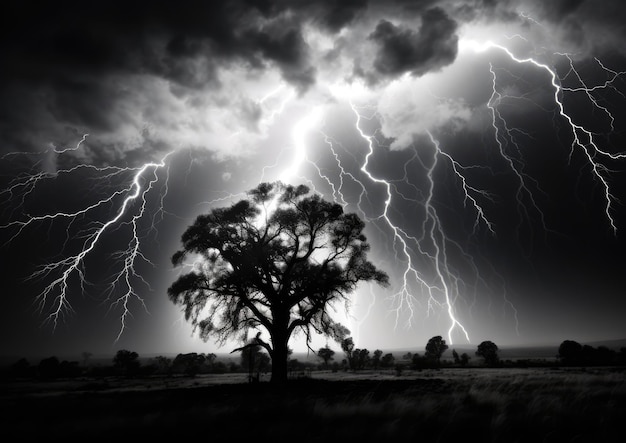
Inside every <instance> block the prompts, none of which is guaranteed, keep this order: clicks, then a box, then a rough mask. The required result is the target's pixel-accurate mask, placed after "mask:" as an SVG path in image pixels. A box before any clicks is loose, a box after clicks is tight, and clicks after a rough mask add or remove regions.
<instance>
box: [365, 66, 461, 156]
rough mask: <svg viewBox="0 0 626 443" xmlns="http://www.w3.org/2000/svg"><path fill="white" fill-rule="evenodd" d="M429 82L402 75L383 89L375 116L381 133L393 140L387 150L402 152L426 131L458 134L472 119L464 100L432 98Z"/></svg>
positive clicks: (430, 81)
mask: <svg viewBox="0 0 626 443" xmlns="http://www.w3.org/2000/svg"><path fill="white" fill-rule="evenodd" d="M432 83H433V82H432V79H430V78H426V79H423V78H419V79H416V78H415V77H411V76H405V77H404V78H403V79H401V80H400V81H397V82H394V83H393V84H392V85H390V86H389V87H388V88H386V89H385V91H384V93H383V94H382V96H381V97H380V99H379V102H378V106H377V113H378V115H379V116H380V118H381V131H382V134H383V135H384V136H385V137H386V138H390V139H393V141H392V142H391V144H390V146H389V147H390V149H393V150H399V149H405V148H407V147H409V146H410V145H411V144H412V143H413V141H414V139H415V137H416V136H419V135H425V134H427V133H428V132H436V131H441V130H445V131H448V132H455V131H458V130H459V129H460V128H461V127H463V126H464V125H465V124H467V123H468V122H469V121H470V119H471V118H472V110H471V109H470V107H469V106H468V105H467V104H466V103H465V102H464V101H463V100H460V99H459V100H456V99H450V98H441V97H437V96H435V95H434V94H433V93H432V90H431V89H432Z"/></svg>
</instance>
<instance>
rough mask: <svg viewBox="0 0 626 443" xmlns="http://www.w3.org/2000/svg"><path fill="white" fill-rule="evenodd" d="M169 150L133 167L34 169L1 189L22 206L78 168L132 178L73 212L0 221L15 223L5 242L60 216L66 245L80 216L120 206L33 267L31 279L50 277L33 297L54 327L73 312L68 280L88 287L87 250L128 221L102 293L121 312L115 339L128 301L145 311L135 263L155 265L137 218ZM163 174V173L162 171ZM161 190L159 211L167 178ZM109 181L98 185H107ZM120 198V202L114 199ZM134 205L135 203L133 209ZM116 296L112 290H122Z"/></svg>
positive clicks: (164, 166)
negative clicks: (124, 242) (69, 250)
mask: <svg viewBox="0 0 626 443" xmlns="http://www.w3.org/2000/svg"><path fill="white" fill-rule="evenodd" d="M85 139H86V135H85V136H83V138H82V140H81V141H80V142H79V144H78V145H77V146H76V148H73V149H57V148H54V150H53V152H54V153H55V154H64V153H67V152H68V151H75V150H76V149H79V147H80V145H81V144H82V143H83V142H84V141H85ZM172 153H173V151H172V152H169V153H167V154H166V155H165V156H163V157H162V159H161V160H160V161H158V162H149V163H145V164H143V165H142V166H141V167H137V168H119V167H103V168H100V167H95V166H91V165H85V164H79V165H77V166H73V167H71V168H68V169H62V170H59V171H57V172H56V173H54V174H50V173H36V174H33V175H26V177H19V178H17V179H15V180H13V182H12V183H11V184H10V186H9V187H8V188H7V189H6V190H5V191H4V192H3V194H6V195H7V196H8V198H13V197H15V194H18V195H21V199H20V205H24V204H25V201H26V200H25V199H26V198H27V197H28V196H29V195H31V194H33V193H34V192H36V191H37V189H38V188H40V187H45V186H46V183H47V182H48V181H49V180H51V179H56V178H58V177H59V176H64V175H71V174H77V173H79V172H80V171H81V170H85V169H86V170H89V171H90V172H92V173H94V174H97V175H98V176H99V180H100V184H101V185H106V184H107V183H109V184H110V183H111V182H112V181H114V180H117V179H124V176H127V175H130V180H129V181H128V182H127V184H126V185H125V186H124V187H122V188H121V189H118V190H115V191H112V192H111V193H109V194H108V195H106V196H105V197H103V198H101V199H99V200H98V201H96V202H95V203H93V204H90V205H87V206H85V207H83V208H81V209H79V210H76V211H68V212H62V211H59V212H54V213H50V214H44V215H28V214H25V218H23V219H21V220H14V221H11V222H9V223H6V224H4V225H1V226H0V229H11V228H14V229H15V230H16V232H15V233H14V234H13V236H12V237H11V238H10V240H9V241H14V240H15V238H16V237H17V236H18V235H20V234H22V231H23V230H24V229H26V228H28V227H30V226H33V225H39V224H41V223H44V222H51V223H52V222H60V221H62V220H64V221H65V222H66V223H67V225H66V231H65V233H66V240H65V242H64V244H63V247H64V249H65V248H66V247H67V246H68V242H69V240H70V238H71V237H72V236H73V235H72V226H73V224H74V223H76V222H78V221H79V220H81V219H84V218H86V217H88V216H89V215H90V214H92V213H95V212H97V211H98V210H102V209H103V208H105V207H108V206H111V205H113V206H115V205H118V209H117V211H116V213H115V214H114V215H113V217H111V218H109V219H107V220H105V221H104V222H93V223H92V224H93V226H91V227H88V228H87V229H84V230H81V231H80V232H79V233H78V235H77V237H78V238H80V239H81V240H82V247H81V248H80V249H79V252H78V253H76V254H70V255H68V256H66V257H64V258H62V259H60V260H58V261H52V262H50V263H47V264H46V265H44V266H42V267H41V268H39V269H38V270H36V271H35V272H34V273H33V274H32V275H31V276H30V277H29V279H39V278H42V279H43V278H51V281H50V282H49V283H48V284H47V285H46V287H45V288H44V289H43V290H42V291H41V292H40V293H39V294H38V296H37V297H36V301H37V304H38V309H39V311H41V312H43V311H44V310H46V309H47V308H48V306H49V308H48V309H47V310H48V312H49V313H48V316H47V317H46V319H45V321H47V322H51V323H52V324H53V329H56V327H57V325H58V322H59V320H61V318H62V317H63V316H64V315H65V314H67V313H68V312H71V311H72V306H71V303H70V300H69V291H70V283H71V279H72V278H74V277H76V278H78V283H79V286H80V288H81V290H82V291H83V293H84V292H86V286H87V285H89V282H88V280H87V278H86V271H85V262H86V260H87V258H88V257H89V256H90V255H93V253H94V251H95V250H96V249H97V247H98V246H99V245H100V244H101V243H102V242H103V241H104V240H103V239H104V237H105V235H106V234H107V233H109V232H112V231H114V230H116V229H119V228H121V227H122V226H128V227H129V228H130V229H129V231H130V232H129V237H128V247H127V248H126V249H125V250H120V251H117V252H115V253H113V254H111V257H112V259H114V260H120V261H121V269H120V270H119V271H117V272H116V273H115V274H114V275H113V277H112V278H111V279H110V283H109V285H108V288H107V290H106V291H105V294H106V295H107V297H106V299H107V300H109V301H110V302H111V304H110V308H114V307H116V306H120V307H121V310H122V313H121V316H120V329H119V333H118V335H117V337H116V340H115V341H117V340H118V339H119V338H120V336H121V334H122V332H123V331H124V329H125V327H126V320H127V318H128V316H130V315H131V311H130V307H129V306H130V303H131V301H132V300H136V301H138V302H139V303H140V304H141V306H143V307H144V308H145V309H146V310H147V308H146V305H145V302H144V299H143V298H142V297H141V296H140V295H139V294H138V292H137V291H136V290H135V287H134V286H135V283H134V282H135V281H140V282H142V283H144V284H145V285H146V286H148V288H149V287H150V285H149V284H148V282H147V281H146V280H145V279H144V278H143V277H142V276H141V275H140V274H139V273H138V272H137V270H136V269H137V266H138V263H139V262H144V263H147V264H149V265H152V266H154V264H153V263H152V262H151V261H150V260H149V259H148V258H147V257H146V256H145V255H144V254H143V253H142V251H141V248H140V245H141V238H140V232H139V231H140V227H139V222H140V220H141V219H142V218H144V216H145V214H146V207H147V195H148V194H149V193H150V191H151V190H152V189H153V187H154V186H155V184H156V183H157V182H158V181H159V179H160V177H159V171H160V170H161V169H165V170H166V171H167V159H168V157H169V156H170V155H172ZM166 179H167V175H166ZM164 186H165V188H164V189H165V190H164V192H163V193H162V195H161V199H160V207H159V208H160V210H163V201H164V198H165V196H166V195H167V180H166V182H165V185H164ZM106 187H107V186H101V188H106ZM119 199H121V202H119V203H118V200H119ZM134 207H135V208H134ZM155 223H156V221H155V220H154V219H153V220H152V223H151V228H152V229H154V228H155ZM120 289H121V294H120V295H117V296H115V295H114V294H116V293H118V292H120Z"/></svg>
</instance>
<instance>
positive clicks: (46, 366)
mask: <svg viewBox="0 0 626 443" xmlns="http://www.w3.org/2000/svg"><path fill="white" fill-rule="evenodd" d="M37 373H38V375H39V377H40V378H42V379H55V378H61V377H63V378H73V377H78V376H79V375H80V373H81V370H80V367H79V366H78V362H76V361H72V362H70V361H67V360H63V361H59V359H58V358H57V357H55V356H52V357H48V358H44V359H42V360H41V361H40V362H39V365H38V366H37Z"/></svg>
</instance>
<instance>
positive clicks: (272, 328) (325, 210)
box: [168, 182, 388, 382]
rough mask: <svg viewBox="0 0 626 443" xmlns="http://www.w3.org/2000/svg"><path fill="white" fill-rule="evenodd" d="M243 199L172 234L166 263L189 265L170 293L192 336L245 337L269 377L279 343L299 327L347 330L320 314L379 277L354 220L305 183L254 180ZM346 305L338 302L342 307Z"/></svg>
mask: <svg viewBox="0 0 626 443" xmlns="http://www.w3.org/2000/svg"><path fill="white" fill-rule="evenodd" d="M247 195H248V198H245V199H242V200H241V201H239V202H237V203H234V204H233V205H231V206H229V207H223V208H215V209H213V210H211V211H210V212H209V213H208V214H204V215H200V216H198V217H197V219H196V220H195V222H194V223H193V224H192V225H191V226H189V227H188V228H187V230H186V231H185V232H184V233H183V235H182V244H183V248H182V249H181V250H179V251H178V252H176V253H175V254H174V256H173V257H172V262H173V263H174V265H177V266H182V265H185V264H189V263H188V260H190V259H192V260H195V262H194V264H193V266H192V267H191V268H190V269H189V271H188V272H186V273H184V274H182V275H181V276H180V277H179V278H178V279H177V280H176V281H175V282H174V283H173V284H172V285H171V287H170V288H169V291H168V293H169V297H170V299H171V300H172V301H173V302H174V303H176V304H177V305H180V306H181V307H182V309H183V310H184V313H185V317H186V319H187V320H188V321H190V322H191V323H192V325H193V326H194V330H197V331H198V332H199V334H200V336H201V338H202V339H204V340H208V339H209V338H214V339H215V340H217V341H218V342H220V343H221V344H224V343H225V342H226V341H227V340H228V339H232V338H239V339H240V340H242V341H244V342H245V340H247V338H248V335H249V332H250V331H257V332H266V333H268V334H269V340H268V341H265V340H263V339H262V338H261V334H257V336H256V339H255V340H256V343H257V344H259V345H261V346H263V347H264V348H265V349H266V350H267V351H268V353H269V355H270V357H271V358H272V381H278V382H281V381H285V380H286V378H287V357H288V341H289V339H290V338H291V337H292V335H293V334H294V333H298V332H303V333H304V335H305V337H306V342H307V344H308V343H310V340H311V338H312V333H313V332H316V333H319V334H322V335H325V336H328V337H330V338H332V339H334V340H336V341H338V342H339V341H340V340H342V339H343V338H344V337H345V336H346V335H347V334H348V333H349V331H348V330H347V329H346V328H345V327H344V326H343V325H341V324H340V323H338V322H337V321H335V320H334V319H333V318H332V317H331V315H330V313H331V312H332V309H334V305H335V303H337V302H343V303H348V301H349V299H348V296H349V294H351V293H352V292H353V291H354V290H355V289H356V288H357V285H358V284H359V283H360V282H369V281H372V282H376V283H378V284H381V285H383V286H386V285H387V284H388V276H387V274H385V273H384V272H382V271H380V270H379V269H377V268H376V267H375V266H374V265H373V264H372V263H371V262H369V261H368V260H367V253H368V251H369V249H370V245H369V244H368V242H367V239H366V237H365V235H364V234H363V229H364V227H365V224H364V222H363V221H362V220H361V219H360V218H359V217H358V216H357V215H356V214H353V213H346V212H344V210H343V207H342V206H341V205H338V204H335V203H330V202H328V201H325V200H324V199H323V198H321V197H320V196H319V195H317V194H312V193H310V190H309V188H308V187H307V186H304V185H300V186H291V185H285V184H282V183H280V182H276V183H261V184H260V185H259V186H258V187H257V188H255V189H252V190H250V191H249V192H248V193H247ZM346 306H347V305H346Z"/></svg>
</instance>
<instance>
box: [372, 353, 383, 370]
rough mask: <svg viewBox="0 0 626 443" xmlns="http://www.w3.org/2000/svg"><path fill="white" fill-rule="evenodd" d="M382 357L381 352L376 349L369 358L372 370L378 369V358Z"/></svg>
mask: <svg viewBox="0 0 626 443" xmlns="http://www.w3.org/2000/svg"><path fill="white" fill-rule="evenodd" d="M382 355H383V351H381V350H380V349H376V350H375V351H374V354H373V355H372V358H371V364H372V367H373V368H374V369H378V367H379V366H380V358H381V357H382Z"/></svg>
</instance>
